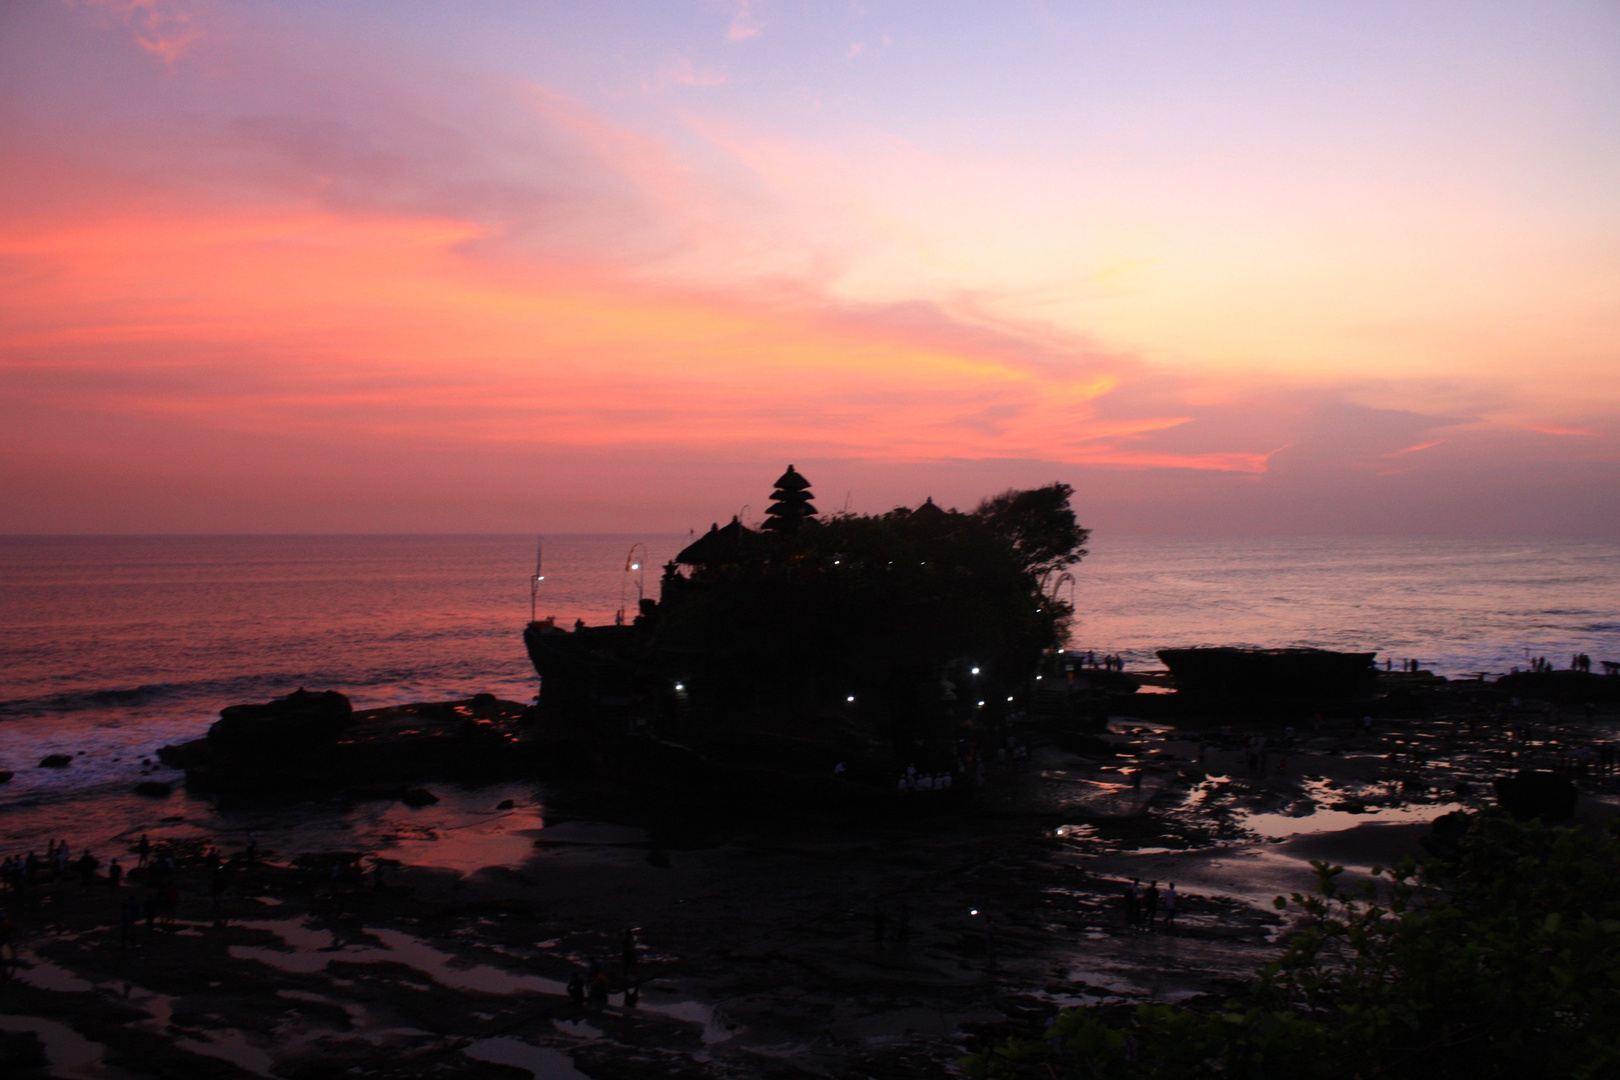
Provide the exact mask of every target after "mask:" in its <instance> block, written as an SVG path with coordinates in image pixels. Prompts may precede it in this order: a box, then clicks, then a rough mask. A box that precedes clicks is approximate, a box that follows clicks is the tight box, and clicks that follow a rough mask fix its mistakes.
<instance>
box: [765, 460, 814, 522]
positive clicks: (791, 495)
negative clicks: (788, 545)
mask: <svg viewBox="0 0 1620 1080" xmlns="http://www.w3.org/2000/svg"><path fill="white" fill-rule="evenodd" d="M813 497H814V496H813V495H812V494H811V492H810V481H808V480H806V479H805V478H804V476H803V475H802V474H801V473H797V472H794V471H793V466H791V465H789V466H788V467H787V472H785V473H783V474H782V475H781V477H780V478H779V479H778V480H777V481H776V490H775V491H772V492H771V505H770V506H769V507H767V508H766V510H765V517H766V521H765V524H764V525H763V526H762V527H763V528H766V529H769V530H771V531H772V532H779V533H793V532H797V531H798V529H799V526H800V525H802V524H804V520H805V519H806V518H811V517H815V516H816V508H815V505H814V504H813V503H811V501H810V500H811V499H812V498H813Z"/></svg>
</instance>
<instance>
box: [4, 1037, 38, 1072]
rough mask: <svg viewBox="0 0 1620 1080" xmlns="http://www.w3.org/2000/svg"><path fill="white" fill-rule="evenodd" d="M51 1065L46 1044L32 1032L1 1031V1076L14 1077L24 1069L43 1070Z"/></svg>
mask: <svg viewBox="0 0 1620 1080" xmlns="http://www.w3.org/2000/svg"><path fill="white" fill-rule="evenodd" d="M49 1064H50V1059H48V1058H47V1057H46V1056H45V1044H44V1043H42V1042H40V1041H39V1036H38V1035H35V1034H34V1033H33V1032H32V1031H15V1032H13V1031H0V1075H4V1076H12V1075H16V1074H20V1073H22V1071H23V1070H24V1069H43V1068H45V1067H46V1066H48V1065H49Z"/></svg>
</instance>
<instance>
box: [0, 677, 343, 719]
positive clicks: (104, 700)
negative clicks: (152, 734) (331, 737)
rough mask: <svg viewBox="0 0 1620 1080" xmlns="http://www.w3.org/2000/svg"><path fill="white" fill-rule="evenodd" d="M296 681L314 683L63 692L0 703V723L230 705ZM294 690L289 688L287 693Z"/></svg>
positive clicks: (263, 680) (203, 683)
mask: <svg viewBox="0 0 1620 1080" xmlns="http://www.w3.org/2000/svg"><path fill="white" fill-rule="evenodd" d="M300 680H306V681H315V680H313V679H311V678H310V677H309V676H299V675H238V676H231V677H227V678H218V679H198V680H194V681H190V682H165V683H145V684H142V685H140V686H112V687H100V688H97V689H94V690H64V691H59V692H57V693H54V694H40V695H38V696H36V697H25V698H13V699H11V700H9V701H0V720H13V719H21V718H24V717H28V718H32V717H40V716H60V715H63V714H66V713H77V712H94V711H97V710H101V709H113V708H120V707H122V708H143V707H149V706H153V705H169V704H178V703H180V702H184V701H188V700H195V699H198V698H215V699H220V698H223V699H227V700H226V702H225V703H226V704H230V703H231V702H232V701H234V700H242V699H247V698H256V697H264V696H266V695H269V696H275V695H277V694H285V693H287V692H288V691H287V690H283V689H281V688H282V687H283V686H289V684H294V683H299V682H300ZM296 688H297V687H296V686H290V689H296Z"/></svg>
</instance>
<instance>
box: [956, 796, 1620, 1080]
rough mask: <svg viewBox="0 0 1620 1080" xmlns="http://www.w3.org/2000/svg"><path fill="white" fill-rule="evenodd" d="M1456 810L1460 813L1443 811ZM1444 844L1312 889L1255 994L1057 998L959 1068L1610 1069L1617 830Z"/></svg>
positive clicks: (1440, 1076) (1500, 823) (1412, 1078)
mask: <svg viewBox="0 0 1620 1080" xmlns="http://www.w3.org/2000/svg"><path fill="white" fill-rule="evenodd" d="M1454 824H1460V823H1454ZM1450 850H1451V851H1452V852H1453V853H1454V854H1453V857H1450V858H1438V857H1437V858H1435V859H1432V860H1430V861H1428V862H1427V863H1425V864H1423V865H1422V866H1415V865H1413V864H1410V863H1409V864H1407V865H1406V866H1404V867H1402V868H1400V869H1398V870H1396V871H1394V872H1391V873H1387V874H1379V873H1378V872H1377V871H1376V870H1375V874H1377V875H1378V876H1379V877H1381V878H1383V879H1384V880H1385V882H1386V883H1385V885H1384V886H1383V887H1382V888H1380V887H1378V886H1377V885H1376V884H1369V885H1368V886H1367V887H1366V889H1364V890H1363V892H1362V894H1361V895H1360V896H1359V898H1358V897H1355V896H1352V895H1350V894H1348V893H1345V892H1343V891H1341V890H1340V889H1339V888H1338V887H1337V885H1336V879H1337V876H1338V875H1339V874H1340V873H1341V872H1342V871H1343V868H1342V867H1337V866H1327V865H1325V864H1320V863H1319V864H1316V866H1317V871H1318V873H1319V875H1320V885H1319V893H1318V895H1314V896H1309V897H1307V896H1302V895H1300V894H1295V895H1294V896H1293V898H1292V901H1291V902H1290V901H1285V900H1283V899H1282V898H1281V897H1279V898H1278V900H1277V906H1278V907H1280V908H1291V909H1292V910H1294V911H1296V912H1298V913H1299V914H1300V915H1301V916H1302V919H1303V921H1302V925H1301V927H1300V929H1299V931H1298V932H1297V933H1295V934H1294V935H1293V937H1292V938H1291V939H1290V940H1289V943H1288V946H1287V949H1286V951H1285V952H1284V954H1283V956H1282V958H1281V959H1280V960H1278V961H1277V962H1276V963H1274V964H1272V965H1270V966H1269V967H1267V968H1266V969H1265V970H1264V971H1263V972H1261V973H1260V974H1259V976H1258V978H1257V980H1256V983H1255V986H1254V989H1253V992H1252V993H1251V994H1250V995H1249V996H1248V997H1247V998H1245V999H1243V1000H1241V1001H1233V1002H1229V1003H1228V1004H1227V1007H1226V1008H1225V1009H1223V1010H1221V1011H1219V1012H1215V1013H1200V1012H1193V1011H1190V1010H1186V1009H1177V1008H1173V1007H1170V1006H1142V1007H1141V1008H1140V1009H1138V1011H1137V1015H1136V1018H1135V1020H1134V1022H1132V1023H1130V1024H1126V1025H1115V1024H1110V1023H1108V1022H1105V1021H1104V1020H1102V1019H1100V1018H1099V1017H1098V1016H1096V1015H1095V1014H1093V1013H1089V1012H1087V1011H1086V1010H1084V1009H1069V1010H1065V1011H1064V1012H1063V1013H1061V1014H1060V1015H1059V1017H1058V1019H1057V1022H1056V1023H1055V1025H1054V1026H1053V1027H1052V1029H1051V1030H1050V1031H1049V1032H1048V1037H1047V1038H1046V1039H1045V1040H1042V1041H1020V1040H1014V1041H1012V1042H1010V1043H1008V1044H1007V1045H1006V1046H1004V1047H1002V1048H1000V1049H998V1050H995V1051H991V1052H989V1053H985V1054H981V1055H977V1056H975V1057H973V1058H970V1059H968V1060H967V1061H966V1062H964V1065H965V1067H966V1071H967V1073H968V1075H970V1076H976V1077H1042V1078H1047V1080H1053V1078H1069V1080H1106V1078H1114V1077H1121V1078H1123V1077H1133V1078H1134V1077H1141V1078H1163V1080H1170V1078H1178V1080H1179V1078H1215V1077H1224V1078H1233V1080H1236V1078H1246V1080H1270V1078H1278V1080H1282V1078H1288V1080H1340V1078H1349V1077H1360V1078H1362V1080H1375V1078H1382V1080H1448V1078H1452V1077H1456V1078H1458V1080H1489V1078H1496V1077H1502V1078H1508V1077H1513V1078H1519V1077H1574V1078H1596V1077H1609V1076H1615V1075H1620V1039H1616V1037H1615V1032H1616V1031H1617V1030H1620V876H1617V874H1620V843H1617V841H1616V837H1615V834H1614V833H1613V832H1612V831H1610V832H1608V833H1604V834H1602V835H1594V834H1592V833H1588V832H1585V831H1582V830H1580V829H1574V828H1555V827H1549V826H1546V825H1543V824H1541V823H1540V822H1530V823H1522V822H1519V821H1516V820H1514V819H1513V818H1512V817H1510V816H1508V815H1506V814H1503V813H1500V812H1489V813H1483V814H1478V815H1474V817H1473V818H1472V820H1471V821H1469V822H1467V828H1466V831H1465V832H1463V833H1462V835H1461V837H1460V838H1459V839H1458V841H1457V843H1456V844H1455V846H1454V847H1452V848H1451V849H1450Z"/></svg>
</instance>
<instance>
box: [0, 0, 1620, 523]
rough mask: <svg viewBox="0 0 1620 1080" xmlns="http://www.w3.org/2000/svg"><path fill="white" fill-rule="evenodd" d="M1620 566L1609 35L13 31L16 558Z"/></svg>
mask: <svg viewBox="0 0 1620 1080" xmlns="http://www.w3.org/2000/svg"><path fill="white" fill-rule="evenodd" d="M788 462H793V463H794V464H795V465H797V466H798V468H799V469H800V470H801V471H802V472H804V473H806V474H807V475H808V476H809V477H810V478H811V480H812V481H814V483H815V487H816V491H817V493H818V496H819V504H820V506H821V508H822V509H823V510H824V511H825V510H836V509H840V508H843V507H845V506H848V507H849V508H851V509H853V510H859V511H874V510H883V509H887V508H888V507H890V506H892V505H895V504H896V503H898V502H918V501H920V500H921V499H922V498H923V497H924V496H925V495H932V496H933V497H934V498H935V499H936V501H940V502H943V503H946V504H953V503H954V504H959V505H963V506H968V505H971V504H972V503H973V502H975V501H976V500H977V499H978V498H979V497H980V496H982V495H984V494H988V493H991V492H994V491H998V490H1001V489H1004V488H1006V487H1008V486H1015V485H1030V484H1041V483H1047V482H1050V481H1052V480H1064V481H1066V482H1069V483H1071V484H1073V485H1074V486H1075V488H1076V489H1077V497H1076V505H1077V507H1078V508H1079V510H1080V513H1081V517H1082V519H1083V521H1084V523H1086V524H1089V525H1092V526H1093V527H1095V528H1097V529H1099V530H1110V531H1115V532H1121V533H1128V532H1155V531H1157V532H1210V533H1248V532H1260V533H1277V532H1301V533H1318V532H1319V533H1343V532H1350V533H1439V534H1446V533H1451V534H1465V535H1466V534H1482V533H1540V534H1563V535H1587V536H1605V537H1615V536H1620V6H1617V5H1615V4H1614V3H1613V2H1612V0H1595V2H1591V3H1561V2H1557V0H1544V2H1538V3H1528V2H1520V3H1488V2H1471V3H1455V4H1451V3H1440V2H1425V3H1412V2H1410V0H1404V2H1390V3H1377V2H1360V3H1354V4H1329V3H1320V4H1309V3H1290V4H1263V3H1243V4H1213V3H1205V2H1185V3H1156V2H1148V0H1121V2H1117V3H1107V2H1085V3H1078V2H1077V3H1063V2H1060V0H1048V2H1029V3H1022V2H1017V0H996V2H984V3H947V2H922V0H917V2H910V3H885V2H880V0H870V2H866V0H862V2H839V3H835V2H831V0H828V2H822V3H812V2H803V3H788V2H785V0H782V2H776V0H753V2H748V0H733V2H729V3H721V2H718V0H715V2H706V0H663V2H650V0H649V2H644V3H629V2H586V0H577V2H569V3H560V2H559V3H547V2H522V3H520V2H516V0H512V2H504V3H496V2H472V0H468V2H458V3H451V2H442V3H408V2H403V0H390V2H387V3H383V2H374V3H361V2H346V3H337V4H334V3H298V2H293V0H277V2H276V3H262V2H261V3H251V4H250V3H232V2H228V0H197V2H186V0H172V2H171V0H103V2H90V0H83V2H76V3H75V2H61V0H31V2H27V3H11V4H5V5H3V6H0V532H398V531H403V532H485V531H522V532H540V531H551V532H564V531H634V530H679V531H685V530H686V529H687V528H689V527H698V528H704V527H706V526H707V525H708V523H709V522H710V521H712V520H724V519H725V518H727V517H729V515H730V514H733V513H736V512H738V511H739V510H740V509H741V508H742V507H743V506H744V505H745V504H747V505H749V506H750V511H749V513H750V514H752V515H754V516H756V517H757V515H758V514H759V513H760V512H761V511H762V510H763V506H764V502H765V496H766V494H767V493H768V491H769V485H770V481H771V480H772V479H774V478H775V476H776V475H777V474H778V473H780V472H781V470H782V468H783V466H784V465H786V464H787V463H788Z"/></svg>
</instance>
